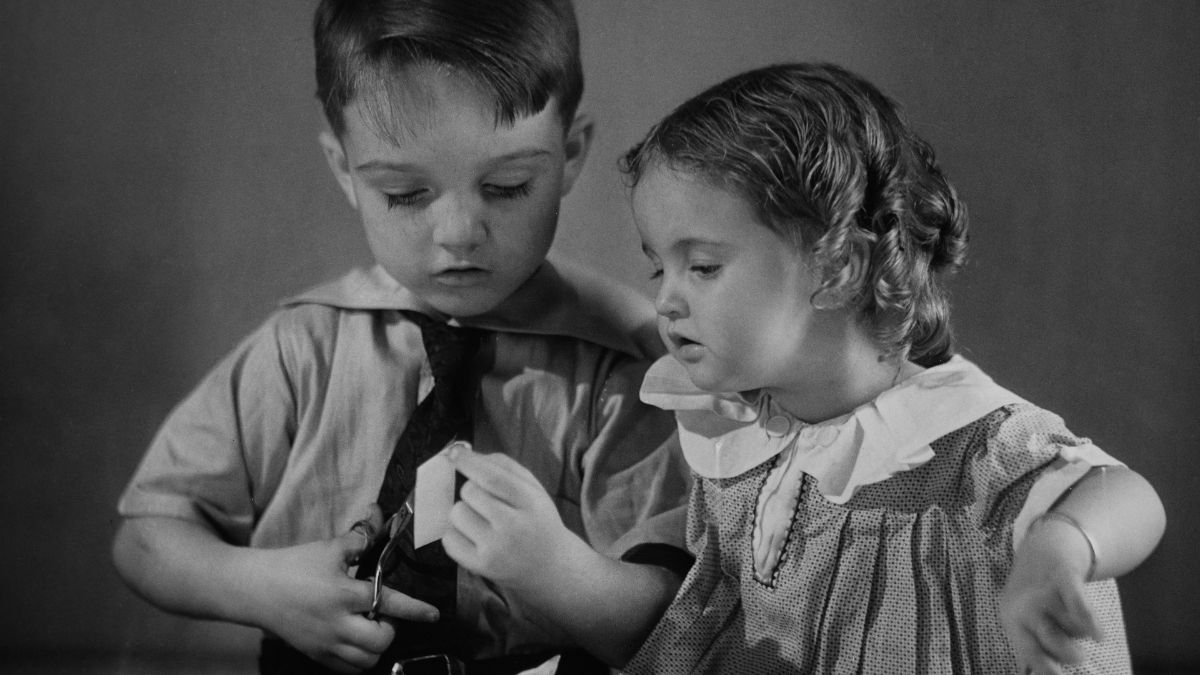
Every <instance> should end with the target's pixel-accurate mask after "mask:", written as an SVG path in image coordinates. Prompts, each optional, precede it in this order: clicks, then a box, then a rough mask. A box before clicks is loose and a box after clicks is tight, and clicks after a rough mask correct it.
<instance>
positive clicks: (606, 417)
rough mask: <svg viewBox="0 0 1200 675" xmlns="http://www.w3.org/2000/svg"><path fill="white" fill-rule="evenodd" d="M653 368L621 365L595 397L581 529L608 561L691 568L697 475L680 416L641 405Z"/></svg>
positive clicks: (618, 361) (616, 362)
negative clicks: (689, 541)
mask: <svg viewBox="0 0 1200 675" xmlns="http://www.w3.org/2000/svg"><path fill="white" fill-rule="evenodd" d="M648 365H649V364H648V363H646V362H644V361H637V360H633V359H629V358H626V357H618V358H616V359H615V360H614V363H613V366H612V368H611V369H609V370H608V371H607V376H606V377H605V378H604V381H603V386H602V388H601V390H600V392H599V395H598V396H597V397H596V403H595V411H594V413H593V419H594V421H595V422H594V425H593V426H594V430H595V433H594V435H593V441H592V444H591V447H590V448H589V449H588V450H587V452H586V454H585V456H584V480H583V485H582V490H581V495H580V498H581V511H582V516H583V522H584V527H585V529H586V532H587V534H588V537H589V540H590V542H591V544H592V545H593V546H594V547H596V548H597V550H599V551H601V552H602V553H605V554H606V555H609V556H611V557H614V558H624V559H627V560H630V561H632V562H640V563H648V564H656V565H661V566H663V567H667V568H669V569H677V568H683V569H686V566H687V565H689V564H690V561H691V557H690V554H688V553H687V548H686V544H685V529H686V515H687V500H688V494H689V489H690V486H691V474H690V471H689V469H688V467H687V463H686V462H685V461H684V459H683V453H682V450H681V449H680V447H679V436H678V433H677V432H676V427H675V419H674V415H672V414H671V413H670V412H667V411H664V410H660V409H658V408H654V407H652V406H649V405H646V404H645V403H642V402H641V401H640V400H639V398H638V390H639V388H640V387H641V382H642V377H643V375H644V374H645V371H646V368H647V366H648ZM681 556H682V557H681Z"/></svg>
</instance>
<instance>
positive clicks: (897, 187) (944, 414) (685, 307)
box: [623, 64, 1164, 673]
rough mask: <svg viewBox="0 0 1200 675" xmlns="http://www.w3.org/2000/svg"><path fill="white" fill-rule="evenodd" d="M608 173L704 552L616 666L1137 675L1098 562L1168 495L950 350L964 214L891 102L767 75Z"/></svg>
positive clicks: (820, 71)
mask: <svg viewBox="0 0 1200 675" xmlns="http://www.w3.org/2000/svg"><path fill="white" fill-rule="evenodd" d="M623 169H624V170H625V172H626V174H627V175H628V177H629V179H630V183H631V185H632V191H633V193H632V194H633V197H632V199H633V211H634V218H635V220H636V223H637V227H638V230H639V232H640V233H641V237H642V242H643V248H644V250H645V252H646V255H647V256H648V257H649V258H650V260H651V262H652V263H653V265H654V268H655V276H656V277H657V278H658V279H659V283H660V287H659V289H658V293H657V297H656V305H657V310H658V313H659V315H660V322H659V327H660V333H661V335H662V337H663V339H664V341H665V342H666V343H667V345H668V348H669V350H670V355H669V356H667V357H664V358H663V359H661V360H660V361H659V362H657V363H656V364H655V365H654V366H653V367H652V368H651V370H650V372H649V373H648V374H647V377H646V379H645V382H644V384H643V386H642V398H643V400H645V401H647V402H649V403H652V404H654V405H657V406H659V407H662V408H666V409H669V410H674V411H675V412H676V416H677V421H678V426H679V432H680V438H681V442H682V444H683V449H684V454H685V456H686V457H687V460H688V462H689V463H690V464H691V467H692V469H693V470H694V472H695V474H697V476H698V479H697V481H696V484H695V486H694V488H693V492H692V498H691V504H690V513H689V523H688V539H689V546H690V547H691V549H692V551H693V552H694V553H695V555H696V563H695V565H694V566H693V567H692V569H691V572H690V574H689V576H688V577H687V579H686V580H685V582H684V585H683V587H682V588H681V589H680V592H679V595H678V596H677V597H676V598H675V600H674V602H673V603H672V604H671V606H670V608H669V609H668V610H667V612H666V614H665V615H664V617H663V619H662V620H661V621H660V623H659V624H658V626H657V628H656V629H655V631H654V632H653V634H652V635H651V637H650V638H649V639H648V640H647V642H646V643H645V644H644V646H643V647H642V649H641V651H640V652H639V653H638V654H637V656H636V657H635V658H634V660H633V661H632V662H631V663H630V665H629V667H628V669H629V671H630V672H635V673H680V672H721V673H727V672H746V673H770V672H780V671H793V670H795V671H799V672H806V673H808V672H816V673H827V672H828V673H856V672H870V673H960V672H984V673H1001V672H1039V673H1040V672H1047V673H1057V672H1063V671H1062V669H1063V668H1064V666H1065V667H1066V670H1067V671H1069V672H1129V670H1130V664H1129V655H1128V650H1127V647H1126V642H1125V636H1124V625H1123V623H1122V618H1121V611H1120V605H1119V600H1118V596H1117V588H1116V585H1115V582H1113V581H1112V580H1111V577H1113V576H1116V575H1119V574H1122V573H1124V572H1126V571H1128V570H1129V569H1131V568H1132V567H1134V566H1136V565H1137V564H1138V563H1140V562H1141V561H1142V560H1143V559H1144V558H1145V557H1146V556H1147V555H1149V553H1150V552H1151V551H1152V550H1153V549H1154V547H1155V546H1156V545H1157V543H1158V540H1159V538H1160V537H1161V534H1162V530H1163V526H1164V516H1163V511H1162V506H1161V503H1160V502H1159V500H1158V497H1157V495H1156V494H1155V492H1154V490H1153V489H1152V488H1151V487H1150V486H1149V485H1148V484H1147V483H1146V482H1145V480H1144V479H1142V478H1141V477H1140V476H1138V475H1137V474H1136V473H1133V472H1132V471H1129V470H1128V469H1125V468H1124V467H1123V466H1121V465H1120V464H1119V463H1117V462H1116V461H1115V460H1113V459H1112V458H1111V457H1109V456H1108V455H1107V454H1105V453H1104V452H1102V451H1101V450H1100V449H1099V448H1097V447H1095V446H1094V445H1092V444H1091V443H1090V442H1088V440H1087V439H1084V438H1080V437H1077V436H1074V435H1072V434H1071V433H1070V432H1069V431H1067V429H1066V428H1065V427H1064V426H1063V423H1062V421H1061V419H1060V418H1059V417H1057V416H1055V415H1053V414H1052V413H1050V412H1047V411H1045V410H1041V409H1039V408H1037V407H1036V406H1034V405H1032V404H1030V403H1028V402H1025V401H1023V400H1022V399H1020V398H1019V397H1018V396H1016V395H1015V394H1013V393H1011V392H1009V391H1007V390H1005V389H1003V388H1001V387H999V386H997V385H996V384H995V383H993V382H992V380H991V379H989V378H988V376H987V375H985V374H984V373H983V372H981V371H980V370H979V369H978V368H977V367H976V366H974V365H973V364H971V363H970V362H968V361H967V360H965V359H963V358H962V357H961V356H956V355H954V352H953V346H952V340H951V333H950V326H949V323H948V304H947V301H946V297H945V294H944V292H943V290H942V287H941V285H940V282H939V279H938V273H940V272H944V271H948V270H952V269H954V268H957V267H958V266H959V265H960V264H961V263H962V260H963V256H964V252H965V248H966V242H967V222H966V215H965V212H964V210H963V207H962V205H961V204H960V203H959V201H958V199H957V197H956V195H955V192H954V190H953V188H952V187H951V186H950V184H949V183H948V182H947V181H946V179H945V178H944V176H943V175H942V172H941V171H940V169H939V168H938V166H937V164H936V162H935V159H934V155H933V152H932V151H931V150H930V148H929V147H928V146H927V145H926V144H925V143H924V142H923V141H922V140H921V139H919V138H918V137H917V136H915V135H914V134H913V133H912V132H911V131H910V130H909V129H908V128H907V127H906V126H905V124H904V123H903V121H902V120H901V119H900V117H899V114H898V111H897V108H896V106H895V104H893V103H892V102H891V101H890V100H889V99H888V98H886V97H885V96H884V95H883V94H881V93H880V92H879V91H878V90H877V89H875V88H874V87H873V86H872V85H870V84H869V83H867V82H865V81H864V80H862V79H861V78H859V77H857V76H855V75H853V74H851V73H849V72H847V71H845V70H843V69H841V68H838V67H835V66H830V65H810V64H795V65H779V66H773V67H768V68H763V69H760V70H755V71H751V72H748V73H745V74H742V75H740V76H737V77H734V78H732V79H730V80H727V81H725V82H723V83H721V84H718V85H716V86H715V87H713V88H711V89H709V90H708V91H706V92H704V93H702V94H700V95H699V96H697V97H695V98H693V99H692V100H690V101H688V102H686V103H684V104H683V105H682V106H680V107H679V108H678V109H676V110H675V111H674V112H673V113H671V114H670V115H669V116H668V117H667V118H666V119H664V120H663V121H662V122H660V123H659V124H658V125H656V126H655V127H654V128H653V129H652V130H651V131H650V133H649V134H648V136H647V137H646V138H645V140H643V141H642V143H640V144H639V145H637V146H636V147H634V148H633V149H632V150H631V151H630V152H629V153H628V154H627V155H626V157H625V159H624V163H623ZM1102 579H1108V580H1107V581H1100V580H1102ZM1006 582H1007V584H1006ZM1088 582H1090V583H1088ZM1080 638H1090V639H1089V640H1081V639H1080ZM1069 664H1075V665H1069Z"/></svg>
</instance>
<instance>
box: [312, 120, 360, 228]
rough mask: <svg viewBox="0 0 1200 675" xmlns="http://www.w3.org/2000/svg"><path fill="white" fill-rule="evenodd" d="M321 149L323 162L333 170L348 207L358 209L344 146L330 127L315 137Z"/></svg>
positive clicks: (356, 196)
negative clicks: (348, 204)
mask: <svg viewBox="0 0 1200 675" xmlns="http://www.w3.org/2000/svg"><path fill="white" fill-rule="evenodd" d="M317 141H318V142H319V143H320V144H321V150H322V151H323V152H324V153H325V162H326V163H328V164H329V170H330V171H332V172H333V177H334V179H336V180H337V182H338V185H339V186H340V187H341V188H342V193H343V194H345V195H346V199H347V200H348V201H349V202H350V208H352V209H354V210H356V211H357V210H358V195H356V194H354V181H353V180H352V179H351V177H350V161H349V159H348V158H347V157H346V148H345V147H343V146H342V141H341V140H340V139H338V137H337V136H336V135H335V134H334V133H333V131H332V130H330V129H325V130H324V131H322V132H321V135H320V136H318V137H317Z"/></svg>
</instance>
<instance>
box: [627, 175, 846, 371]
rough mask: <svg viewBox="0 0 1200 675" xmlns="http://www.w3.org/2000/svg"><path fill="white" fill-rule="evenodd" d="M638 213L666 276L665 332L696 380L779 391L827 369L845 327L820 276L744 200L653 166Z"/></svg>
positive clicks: (647, 244) (639, 194) (638, 194)
mask: <svg viewBox="0 0 1200 675" xmlns="http://www.w3.org/2000/svg"><path fill="white" fill-rule="evenodd" d="M633 215H634V220H635V221H636V223H637V228H638V231H639V233H640V234H641V238H642V247H643V249H644V250H645V252H646V255H647V257H649V258H650V261H651V263H652V264H653V265H654V270H655V276H656V278H657V279H658V283H659V286H658V291H657V295H656V297H655V308H656V309H657V310H658V314H659V332H660V334H661V336H662V338H663V341H664V342H666V344H667V348H668V349H669V350H670V351H671V354H673V355H674V356H675V358H676V359H678V360H679V362H680V363H681V364H683V366H684V367H685V368H686V369H687V371H688V376H689V377H690V378H691V379H692V381H693V382H694V383H695V384H696V386H698V387H700V388H701V389H705V390H708V391H748V390H752V389H766V390H768V391H771V392H772V393H775V394H779V393H783V392H787V391H791V390H793V389H795V388H797V387H798V386H799V385H800V383H802V382H804V381H807V380H806V378H810V377H812V376H813V375H814V373H815V372H816V371H817V370H819V366H818V365H817V364H819V362H820V361H821V360H822V359H823V358H825V357H827V356H828V355H829V353H830V352H829V346H830V345H833V344H836V335H837V334H838V333H837V330H838V324H837V321H836V320H834V318H833V316H832V313H830V312H824V311H819V310H817V309H816V308H815V307H813V304H812V301H811V298H812V297H813V295H814V294H815V293H817V291H818V289H819V288H820V275H819V273H818V272H817V271H816V270H815V269H814V268H813V266H812V265H811V264H810V262H811V257H810V256H808V255H805V254H802V253H800V252H799V251H797V250H796V248H795V247H794V246H793V245H792V244H790V243H788V242H786V241H784V239H783V238H782V237H780V236H779V235H777V234H776V233H775V232H773V231H771V230H770V229H768V228H767V226H766V225H763V224H762V223H761V222H760V220H759V217H758V215H757V213H756V212H755V211H754V209H753V208H751V206H750V204H749V203H747V202H746V200H745V199H743V198H741V197H740V196H739V195H737V194H734V193H732V192H729V191H727V190H723V189H719V188H716V187H713V186H712V185H711V184H710V183H708V182H706V181H703V180H700V179H697V178H694V177H692V176H690V175H687V174H683V173H680V172H677V171H674V170H670V169H666V168H663V167H662V166H661V165H651V166H650V167H648V168H647V170H646V172H645V173H644V174H643V175H642V177H641V179H640V180H639V181H638V185H637V188H636V189H635V190H634V193H633Z"/></svg>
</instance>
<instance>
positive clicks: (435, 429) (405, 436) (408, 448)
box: [358, 311, 485, 655]
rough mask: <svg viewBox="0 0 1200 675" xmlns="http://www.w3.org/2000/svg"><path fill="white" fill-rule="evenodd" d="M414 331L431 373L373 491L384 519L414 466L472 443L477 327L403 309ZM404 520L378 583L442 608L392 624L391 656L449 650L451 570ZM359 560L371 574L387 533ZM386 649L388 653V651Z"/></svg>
mask: <svg viewBox="0 0 1200 675" xmlns="http://www.w3.org/2000/svg"><path fill="white" fill-rule="evenodd" d="M402 313H403V314H404V315H405V316H406V317H407V318H408V319H410V320H411V321H413V322H414V323H416V324H417V325H418V326H419V327H420V328H421V340H422V342H424V344H425V353H426V355H427V356H428V358H429V366H430V370H432V371H433V390H432V391H430V392H429V394H428V395H427V396H426V397H425V399H424V400H422V401H421V403H420V404H419V405H418V406H417V408H416V409H415V410H414V411H413V414H412V416H411V417H410V418H409V420H408V424H407V425H406V426H405V427H404V431H403V432H402V433H401V434H400V439H399V440H398V441H397V442H396V448H395V450H394V451H393V452H392V457H391V460H390V461H389V462H388V466H387V470H386V471H385V473H384V478H383V485H382V487H380V489H379V500H378V502H379V506H380V508H381V509H382V510H383V516H384V519H387V518H388V517H389V516H391V515H392V514H393V513H395V511H396V510H397V509H398V508H400V505H401V504H403V502H404V498H405V497H407V496H408V494H409V492H411V491H412V489H413V485H415V483H416V478H417V467H419V466H420V465H421V464H422V463H423V462H424V461H425V460H427V459H429V458H430V457H432V456H434V455H435V454H437V453H438V452H439V451H441V449H442V448H443V447H445V446H446V444H447V443H449V442H450V441H452V440H455V439H459V440H465V441H470V440H472V429H473V415H472V413H473V409H474V399H475V392H476V390H477V382H478V377H477V376H476V375H475V374H474V372H473V370H472V368H471V362H472V360H473V359H474V357H475V354H476V352H477V351H478V349H479V345H480V343H481V342H482V339H483V336H484V334H485V332H484V331H482V330H479V329H474V328H461V327H456V326H450V325H447V324H445V323H439V322H438V321H435V320H434V319H431V318H429V317H428V316H425V315H424V314H420V313H417V312H409V311H405V312H402ZM412 535H413V530H412V523H411V522H410V523H409V524H408V526H407V527H406V528H405V529H404V531H403V532H402V533H401V534H400V535H398V536H399V537H400V539H399V541H398V542H397V547H396V550H395V551H394V552H393V553H392V554H391V555H390V556H389V559H388V560H387V561H386V562H388V563H392V566H391V567H390V568H389V569H385V571H384V575H383V582H384V584H385V585H387V586H389V587H390V588H394V589H396V590H398V591H400V592H401V593H404V594H406V595H409V596H412V597H414V598H418V599H420V600H423V601H425V602H428V603H429V604H431V605H434V606H436V607H437V608H438V610H439V611H440V612H441V619H440V620H439V621H438V622H437V623H433V624H428V623H419V622H399V624H398V625H397V629H396V640H395V642H394V643H393V649H394V650H397V651H396V652H395V653H394V655H402V654H403V653H404V652H407V651H408V649H406V647H410V646H411V647H413V648H414V649H416V650H417V651H419V652H422V653H429V652H438V651H453V646H454V645H455V644H457V643H459V642H461V641H462V637H463V636H462V635H458V636H457V637H458V640H455V633H456V631H455V629H454V626H453V620H454V610H455V595H456V592H457V576H458V567H457V565H455V564H454V561H453V560H451V559H450V557H449V556H447V555H446V551H445V549H443V548H442V543H441V541H435V542H432V543H430V544H427V545H425V546H422V547H421V548H419V549H417V550H415V551H414V550H413V539H412ZM380 539H381V541H380V542H378V544H377V545H376V546H374V547H373V548H372V549H370V550H368V551H366V552H365V553H364V554H363V556H361V557H360V559H359V563H358V564H359V568H358V577H359V578H360V579H361V578H366V577H368V576H370V575H371V574H373V573H374V571H375V564H376V562H377V561H378V559H379V553H380V551H381V550H382V547H383V544H384V543H385V541H383V540H386V537H381V538H380ZM389 654H393V652H391V651H389Z"/></svg>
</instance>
